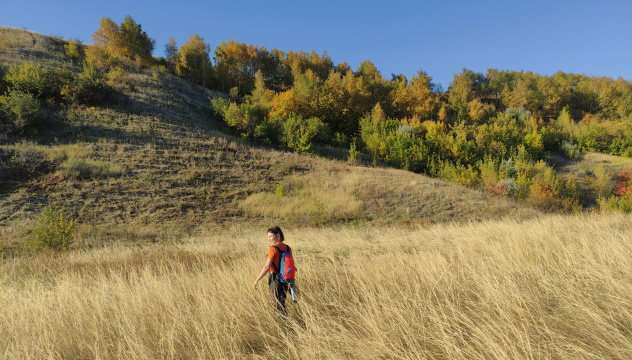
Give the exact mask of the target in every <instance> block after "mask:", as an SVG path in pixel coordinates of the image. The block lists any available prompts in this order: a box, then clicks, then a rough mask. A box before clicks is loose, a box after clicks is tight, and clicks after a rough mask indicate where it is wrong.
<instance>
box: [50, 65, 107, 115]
mask: <svg viewBox="0 0 632 360" xmlns="http://www.w3.org/2000/svg"><path fill="white" fill-rule="evenodd" d="M115 92H116V91H115V90H114V88H113V87H112V86H110V85H109V84H108V83H107V80H106V77H105V75H104V74H103V72H102V71H101V70H100V69H99V68H98V67H97V65H96V64H95V63H92V62H84V64H83V72H82V73H81V75H79V77H78V78H77V79H76V80H75V81H74V82H72V83H70V84H68V85H66V86H65V87H64V89H63V90H62V92H61V93H62V95H63V97H64V99H65V100H66V101H67V102H70V103H74V104H86V105H99V104H101V103H103V102H104V101H106V100H109V99H110V98H111V97H112V96H113V95H114V94H115Z"/></svg>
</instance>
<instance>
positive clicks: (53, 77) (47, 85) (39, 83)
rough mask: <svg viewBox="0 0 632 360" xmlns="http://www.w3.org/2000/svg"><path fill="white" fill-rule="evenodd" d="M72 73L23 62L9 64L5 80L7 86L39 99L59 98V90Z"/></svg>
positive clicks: (56, 99) (54, 99)
mask: <svg viewBox="0 0 632 360" xmlns="http://www.w3.org/2000/svg"><path fill="white" fill-rule="evenodd" d="M71 78H72V75H71V74H70V72H69V71H67V70H63V69H50V68H46V67H43V66H41V65H35V64H31V63H23V64H21V65H14V66H11V68H10V69H9V71H8V72H7V74H6V75H5V80H6V82H7V84H8V85H9V88H10V89H12V90H16V91H19V92H22V93H28V94H31V95H33V96H34V97H35V98H37V99H39V100H42V101H43V100H49V99H52V100H53V101H59V100H61V98H62V97H61V90H62V88H63V87H64V85H65V84H66V83H68V82H70V80H71Z"/></svg>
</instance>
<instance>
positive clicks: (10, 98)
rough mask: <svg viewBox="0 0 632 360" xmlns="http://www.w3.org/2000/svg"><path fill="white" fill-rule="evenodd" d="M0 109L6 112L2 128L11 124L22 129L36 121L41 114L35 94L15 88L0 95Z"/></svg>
mask: <svg viewBox="0 0 632 360" xmlns="http://www.w3.org/2000/svg"><path fill="white" fill-rule="evenodd" d="M0 109H1V110H2V112H3V113H4V116H2V118H4V120H3V121H2V122H0V130H6V129H8V128H10V127H11V126H13V127H15V128H16V129H18V130H21V129H23V128H25V127H28V126H30V125H33V124H34V123H36V121H37V119H38V118H39V115H40V104H39V102H38V101H37V100H36V99H35V98H34V97H33V95H31V94H29V93H25V92H21V91H15V90H10V91H9V92H8V93H7V94H6V95H2V96H0Z"/></svg>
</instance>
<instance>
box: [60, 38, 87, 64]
mask: <svg viewBox="0 0 632 360" xmlns="http://www.w3.org/2000/svg"><path fill="white" fill-rule="evenodd" d="M64 49H65V50H66V59H67V60H70V61H71V62H72V63H73V64H79V63H80V62H81V59H83V56H82V48H81V43H80V42H79V41H69V42H68V43H67V44H65V45H64Z"/></svg>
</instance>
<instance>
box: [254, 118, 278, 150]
mask: <svg viewBox="0 0 632 360" xmlns="http://www.w3.org/2000/svg"><path fill="white" fill-rule="evenodd" d="M280 132H281V131H280V129H279V126H278V125H277V124H276V123H275V122H272V121H264V122H263V123H261V124H259V125H258V126H257V127H256V128H255V138H257V139H259V140H261V141H263V142H264V143H266V144H268V145H277V144H279V142H280V139H279V133H280Z"/></svg>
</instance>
